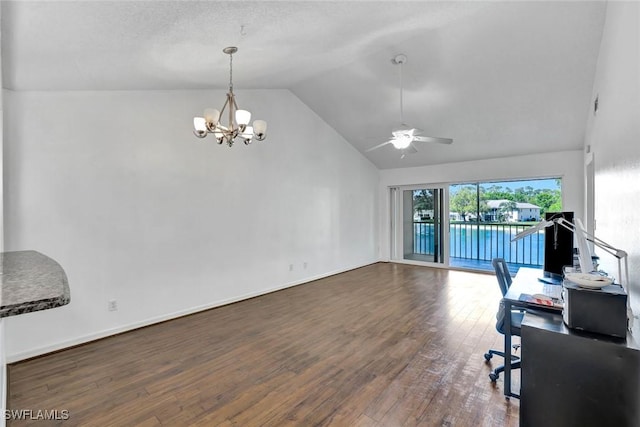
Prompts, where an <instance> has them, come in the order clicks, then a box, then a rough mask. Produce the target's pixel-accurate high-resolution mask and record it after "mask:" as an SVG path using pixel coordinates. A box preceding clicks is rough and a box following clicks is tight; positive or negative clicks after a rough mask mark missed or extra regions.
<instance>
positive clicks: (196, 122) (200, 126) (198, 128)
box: [193, 117, 207, 138]
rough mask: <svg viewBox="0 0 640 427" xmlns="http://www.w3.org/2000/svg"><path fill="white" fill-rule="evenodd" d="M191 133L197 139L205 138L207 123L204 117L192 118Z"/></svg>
mask: <svg viewBox="0 0 640 427" xmlns="http://www.w3.org/2000/svg"><path fill="white" fill-rule="evenodd" d="M193 129H194V130H193V133H194V134H195V135H196V136H197V137H198V138H204V137H205V136H207V123H206V121H205V119H204V117H194V118H193Z"/></svg>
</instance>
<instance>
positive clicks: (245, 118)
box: [236, 110, 251, 126]
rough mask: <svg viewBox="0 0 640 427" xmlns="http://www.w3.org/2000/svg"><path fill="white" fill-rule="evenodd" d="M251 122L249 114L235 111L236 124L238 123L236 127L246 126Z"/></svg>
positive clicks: (244, 111)
mask: <svg viewBox="0 0 640 427" xmlns="http://www.w3.org/2000/svg"><path fill="white" fill-rule="evenodd" d="M250 120H251V113H250V112H248V111H247V110H237V111H236V123H238V125H241V126H242V125H244V126H246V125H248V124H249V121H250Z"/></svg>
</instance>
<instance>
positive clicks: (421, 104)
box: [1, 1, 605, 168]
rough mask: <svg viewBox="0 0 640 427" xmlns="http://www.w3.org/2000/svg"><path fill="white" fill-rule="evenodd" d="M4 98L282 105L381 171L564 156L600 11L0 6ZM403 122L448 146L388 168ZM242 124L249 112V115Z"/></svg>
mask: <svg viewBox="0 0 640 427" xmlns="http://www.w3.org/2000/svg"><path fill="white" fill-rule="evenodd" d="M1 7H2V55H3V64H2V65H3V85H4V87H5V88H8V89H11V90H121V89H123V90H127V89H197V88H218V89H222V88H225V85H226V82H227V76H228V58H227V57H226V55H224V54H222V52H221V50H222V48H224V47H225V46H229V45H236V46H238V47H239V49H240V50H239V52H238V53H237V54H236V55H235V56H234V83H235V86H236V88H237V89H238V90H241V89H251V88H261V89H269V88H285V89H289V90H291V91H292V92H293V93H295V94H296V95H297V96H298V97H299V98H300V99H301V100H302V101H303V102H305V103H306V104H307V105H308V106H309V107H311V108H312V109H313V110H314V111H315V112H316V113H317V114H318V115H319V116H321V117H322V118H323V119H324V120H325V121H326V122H327V123H329V124H330V125H331V126H332V127H334V128H335V129H336V130H337V131H338V132H339V133H340V134H341V135H343V136H344V137H345V139H347V140H348V141H349V142H350V143H351V144H352V145H353V146H354V147H355V148H356V149H358V150H359V151H361V152H363V153H364V154H365V155H366V156H367V157H368V158H369V159H370V160H371V161H372V162H374V163H375V164H376V165H377V166H378V167H380V168H394V167H409V166H419V165H426V164H436V163H443V162H452V161H462V160H472V159H480V158H492V157H504V156H509V155H516V154H526V153H537V152H546V151H558V150H566V149H579V148H581V147H582V142H583V137H584V128H585V124H586V119H587V114H588V112H589V107H590V104H591V99H590V98H591V90H592V83H593V77H594V72H595V64H596V60H597V52H598V48H599V43H600V36H601V32H602V26H603V22H604V15H605V3H603V2H557V1H556V2H537V1H536V2H477V1H473V2H437V1H416V2H409V1H374V2H362V1H339V2H330V1H294V2H286V1H276V2H248V1H226V2H217V1H199V2H191V1H81V2H80V1H78V2H75V1H44V2H36V1H15V2H11V1H3V2H2V3H1ZM398 53H404V54H406V55H407V56H408V62H407V64H406V65H405V66H404V82H405V121H406V122H408V123H409V124H411V125H413V126H416V127H420V128H422V129H424V130H425V134H427V135H432V136H442V137H451V138H453V139H454V143H453V145H450V146H441V145H437V144H427V143H422V144H420V146H419V152H418V153H415V154H412V155H408V156H406V157H405V158H404V159H400V155H399V153H398V152H397V151H395V150H394V149H393V148H392V147H390V146H386V147H384V148H382V149H379V150H376V151H373V152H370V153H365V150H366V149H367V148H369V147H371V146H374V145H377V144H379V143H380V142H384V141H385V140H386V139H388V136H389V135H390V132H391V129H392V128H393V127H394V126H396V125H397V124H398V121H399V100H398V98H399V93H398V90H399V89H398V83H399V70H398V67H397V66H394V65H393V64H392V63H391V58H393V57H394V56H395V55H396V54H398ZM248 107H249V108H250V106H248Z"/></svg>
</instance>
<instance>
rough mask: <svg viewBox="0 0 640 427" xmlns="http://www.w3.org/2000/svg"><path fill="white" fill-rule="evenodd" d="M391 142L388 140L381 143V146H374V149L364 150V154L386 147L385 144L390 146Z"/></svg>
mask: <svg viewBox="0 0 640 427" xmlns="http://www.w3.org/2000/svg"><path fill="white" fill-rule="evenodd" d="M391 142H392V141H391V140H389V141H387V142H383V143H382V144H378V145H376V146H375V147H371V148H369V149H367V150H365V151H364V152H365V153H368V152H369V151H373V150H377V149H378V148H380V147H384V146H385V145H387V144H391Z"/></svg>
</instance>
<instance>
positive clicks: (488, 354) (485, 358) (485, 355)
mask: <svg viewBox="0 0 640 427" xmlns="http://www.w3.org/2000/svg"><path fill="white" fill-rule="evenodd" d="M492 357H493V354H491V353H485V354H484V360H486V361H487V362H488V361H489V360H491V358H492Z"/></svg>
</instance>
